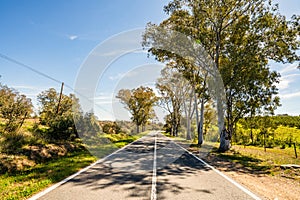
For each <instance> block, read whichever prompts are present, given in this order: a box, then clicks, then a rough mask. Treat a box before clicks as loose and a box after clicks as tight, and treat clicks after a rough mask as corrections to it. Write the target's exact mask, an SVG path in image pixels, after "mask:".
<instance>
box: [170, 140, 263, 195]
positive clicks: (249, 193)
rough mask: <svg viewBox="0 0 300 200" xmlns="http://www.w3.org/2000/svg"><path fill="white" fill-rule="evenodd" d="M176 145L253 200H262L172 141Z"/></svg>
mask: <svg viewBox="0 0 300 200" xmlns="http://www.w3.org/2000/svg"><path fill="white" fill-rule="evenodd" d="M171 141H172V142H173V143H174V144H175V145H177V146H179V147H180V148H181V149H183V150H184V151H186V152H187V153H188V154H190V155H191V156H193V157H194V158H196V159H197V160H199V161H200V162H201V163H203V164H204V166H206V167H209V168H210V169H212V170H213V171H214V172H216V173H217V174H219V175H220V176H222V177H223V178H225V179H226V180H227V181H229V182H230V183H232V184H233V185H235V186H236V187H238V188H239V189H240V190H242V191H243V192H245V193H246V194H248V195H249V196H251V197H252V198H253V199H255V200H261V198H259V197H258V196H256V195H255V194H254V193H252V192H251V191H249V190H248V189H247V188H245V187H244V186H242V185H240V184H239V183H237V182H236V181H234V180H233V179H231V178H229V177H228V176H226V175H225V174H223V173H222V172H220V171H219V170H217V169H216V168H214V167H213V166H211V165H209V164H208V163H206V162H205V161H204V160H202V159H201V158H198V157H197V156H195V155H194V154H193V153H191V152H190V151H188V150H187V149H185V148H183V147H182V146H181V145H179V144H177V143H176V142H174V141H173V140H171Z"/></svg>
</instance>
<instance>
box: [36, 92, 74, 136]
mask: <svg viewBox="0 0 300 200" xmlns="http://www.w3.org/2000/svg"><path fill="white" fill-rule="evenodd" d="M38 102H39V104H40V124H41V125H46V126H48V127H49V129H48V130H47V138H46V139H49V140H54V141H55V140H67V139H71V138H75V137H78V134H77V131H76V127H75V123H74V118H76V117H77V118H79V117H80V106H79V103H78V99H77V98H76V97H75V95H73V94H70V95H69V96H67V95H64V94H62V98H61V101H60V104H59V94H58V93H57V92H56V90H55V89H54V88H50V89H49V90H46V91H43V92H42V93H41V94H39V95H38Z"/></svg>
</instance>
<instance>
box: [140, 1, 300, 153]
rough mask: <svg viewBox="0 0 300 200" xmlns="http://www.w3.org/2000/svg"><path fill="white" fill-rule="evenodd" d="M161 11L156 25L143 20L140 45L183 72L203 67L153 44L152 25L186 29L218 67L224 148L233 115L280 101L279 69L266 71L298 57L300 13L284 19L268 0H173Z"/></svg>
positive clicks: (268, 108)
mask: <svg viewBox="0 0 300 200" xmlns="http://www.w3.org/2000/svg"><path fill="white" fill-rule="evenodd" d="M164 10H165V12H166V13H167V14H168V15H169V18H167V19H166V20H164V21H163V22H161V23H160V24H159V25H155V24H148V26H147V29H146V32H145V35H144V43H143V44H144V46H149V47H150V50H149V52H150V53H151V54H153V55H154V56H155V57H156V59H157V60H159V61H162V62H174V61H175V62H177V65H174V67H178V66H180V67H183V71H193V70H191V69H193V68H194V67H195V66H196V67H197V65H198V67H203V66H199V65H201V63H196V62H192V63H191V62H190V61H189V60H188V59H186V58H184V59H183V58H182V56H178V54H176V53H174V52H169V51H167V50H163V49H158V48H155V47H153V46H155V44H157V43H159V42H161V40H157V37H155V33H156V31H157V29H159V28H160V29H162V28H163V29H170V30H173V31H177V32H180V33H182V34H185V35H186V36H187V37H188V38H192V39H193V40H194V41H195V42H196V43H198V44H200V45H201V46H202V47H203V48H204V49H205V51H206V52H207V54H208V56H209V57H210V59H211V60H212V61H213V64H214V66H215V67H216V68H217V69H218V70H219V71H220V74H221V77H222V80H223V83H224V88H225V93H226V101H225V105H226V115H225V116H224V117H225V118H226V127H224V129H225V128H226V130H227V135H228V137H227V136H226V137H222V134H221V144H220V150H222V151H225V150H227V149H228V148H229V141H230V139H231V135H232V133H233V132H234V124H235V123H236V122H237V121H238V119H240V118H241V117H243V116H247V115H250V114H251V113H252V114H254V115H255V114H273V111H274V109H276V107H277V106H279V105H280V104H279V98H278V97H277V96H276V94H277V88H276V83H278V82H279V77H280V74H279V73H277V72H274V71H271V70H270V67H269V61H270V60H274V61H275V62H281V63H291V62H294V61H299V60H300V56H299V55H297V50H298V49H299V47H300V41H299V39H298V38H299V21H300V17H299V16H296V15H293V16H292V18H291V19H290V20H287V19H286V17H285V16H283V15H281V14H280V13H279V9H278V5H276V4H275V5H274V4H273V3H272V1H271V0H213V1H210V0H173V1H171V2H170V3H169V4H168V5H166V6H165V7H164ZM172 42H174V41H172ZM180 42H182V41H178V43H180ZM151 47H152V48H151ZM199 53H201V52H199ZM199 76H202V79H201V78H199V79H197V80H199V81H203V75H202V74H199ZM188 79H189V80H191V78H188ZM198 84H201V83H198ZM219 110H220V109H219ZM222 130H223V129H222Z"/></svg>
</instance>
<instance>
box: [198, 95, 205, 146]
mask: <svg viewBox="0 0 300 200" xmlns="http://www.w3.org/2000/svg"><path fill="white" fill-rule="evenodd" d="M203 122H204V99H203V98H202V99H201V108H200V122H199V124H198V145H202V144H203Z"/></svg>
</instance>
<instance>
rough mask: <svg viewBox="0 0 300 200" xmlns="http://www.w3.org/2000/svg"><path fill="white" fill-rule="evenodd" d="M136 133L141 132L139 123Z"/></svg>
mask: <svg viewBox="0 0 300 200" xmlns="http://www.w3.org/2000/svg"><path fill="white" fill-rule="evenodd" d="M136 133H140V126H139V125H138V124H137V125H136Z"/></svg>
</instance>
